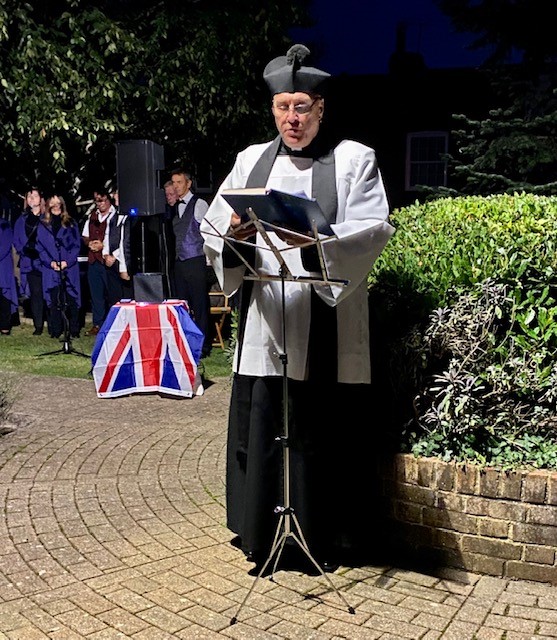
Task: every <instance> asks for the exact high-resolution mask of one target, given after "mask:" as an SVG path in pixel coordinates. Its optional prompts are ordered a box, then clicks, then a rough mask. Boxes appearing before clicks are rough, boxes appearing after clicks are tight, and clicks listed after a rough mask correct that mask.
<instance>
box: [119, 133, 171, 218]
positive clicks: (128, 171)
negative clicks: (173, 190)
mask: <svg viewBox="0 0 557 640" xmlns="http://www.w3.org/2000/svg"><path fill="white" fill-rule="evenodd" d="M163 169H164V147H161V146H160V145H158V144H155V143H154V142H152V141H151V140H124V141H122V142H117V143H116V180H117V184H118V204H119V207H120V211H121V212H122V213H128V214H130V215H131V216H153V215H156V214H157V213H162V212H163V211H164V208H165V203H166V201H165V197H164V189H161V188H160V186H159V172H160V171H161V170H163Z"/></svg>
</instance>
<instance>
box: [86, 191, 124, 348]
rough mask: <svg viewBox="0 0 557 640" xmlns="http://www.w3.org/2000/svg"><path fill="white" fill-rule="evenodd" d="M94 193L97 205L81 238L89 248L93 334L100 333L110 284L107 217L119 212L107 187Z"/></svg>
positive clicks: (89, 333)
mask: <svg viewBox="0 0 557 640" xmlns="http://www.w3.org/2000/svg"><path fill="white" fill-rule="evenodd" d="M93 197H94V200H95V205H96V206H95V209H94V211H93V212H92V213H91V215H90V216H89V218H88V219H87V220H86V221H85V225H84V226H83V231H82V233H81V237H82V240H83V242H84V244H85V245H86V247H87V249H88V254H87V262H88V266H87V281H88V282H89V291H90V293H91V311H92V312H93V326H92V327H91V329H89V331H88V332H87V335H90V336H95V335H97V333H98V332H99V330H100V328H101V325H102V323H103V322H104V319H105V318H106V314H107V313H108V308H109V307H108V284H107V274H106V268H105V265H104V259H103V240H104V237H105V233H106V226H107V224H108V221H109V219H110V217H111V216H112V215H114V214H115V213H116V209H115V207H114V205H113V203H112V200H111V199H110V195H109V193H108V191H107V190H106V189H98V190H97V191H95V192H94V193H93Z"/></svg>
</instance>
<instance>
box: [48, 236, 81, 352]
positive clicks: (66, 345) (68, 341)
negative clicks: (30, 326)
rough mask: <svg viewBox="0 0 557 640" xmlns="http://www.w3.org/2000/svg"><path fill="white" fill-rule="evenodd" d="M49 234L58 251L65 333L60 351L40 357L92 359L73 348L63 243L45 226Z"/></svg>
mask: <svg viewBox="0 0 557 640" xmlns="http://www.w3.org/2000/svg"><path fill="white" fill-rule="evenodd" d="M44 226H45V227H46V228H47V229H48V230H49V232H50V233H51V234H52V235H53V237H54V244H55V246H56V249H57V250H58V260H56V264H57V265H58V273H59V274H60V284H59V285H58V292H57V298H58V300H57V307H58V309H59V310H60V314H61V316H62V323H63V326H64V333H63V338H62V341H61V342H62V347H61V348H60V349H55V350H54V351H47V352H46V353H39V356H38V357H42V356H54V355H59V354H68V355H69V354H73V355H76V356H82V357H83V358H90V357H91V356H89V355H87V354H86V353H82V352H81V351H78V350H77V349H74V348H73V346H72V336H71V330H70V321H69V319H68V290H67V284H66V280H67V277H68V276H67V267H66V268H65V269H62V243H61V242H60V240H59V239H58V238H57V237H56V236H55V235H54V232H53V231H52V229H50V228H49V227H47V226H46V225H44Z"/></svg>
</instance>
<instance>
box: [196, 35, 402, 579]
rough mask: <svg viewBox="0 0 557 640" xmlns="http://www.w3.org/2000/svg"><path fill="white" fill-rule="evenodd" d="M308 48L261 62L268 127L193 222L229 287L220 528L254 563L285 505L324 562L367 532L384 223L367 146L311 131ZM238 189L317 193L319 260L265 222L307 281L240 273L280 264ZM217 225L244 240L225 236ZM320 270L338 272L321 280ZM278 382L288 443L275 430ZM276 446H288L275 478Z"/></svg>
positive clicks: (318, 127) (313, 93)
mask: <svg viewBox="0 0 557 640" xmlns="http://www.w3.org/2000/svg"><path fill="white" fill-rule="evenodd" d="M309 53H310V52H309V50H308V49H307V47H305V46H304V45H299V44H298V45H294V46H292V47H291V48H290V49H289V50H288V52H287V54H286V56H279V57H277V58H274V59H273V60H271V61H270V62H269V63H268V64H267V66H266V67H265V70H264V72H263V78H264V80H265V82H266V84H267V86H268V87H269V89H270V92H271V96H272V101H271V111H272V114H273V117H274V119H275V124H276V127H277V130H278V135H277V137H276V138H275V139H274V140H271V141H268V142H264V143H261V144H254V145H251V146H248V147H247V148H246V149H244V150H243V151H241V152H240V153H239V154H238V155H237V157H236V161H235V163H234V166H233V167H232V170H231V171H230V173H229V174H228V176H227V177H226V178H225V180H224V182H223V183H222V185H221V186H220V187H219V190H218V192H217V195H216V196H215V198H214V200H213V202H212V204H211V206H210V207H209V210H208V212H207V214H206V216H205V218H204V220H203V222H202V224H201V232H202V234H203V236H204V250H205V253H206V255H207V256H208V258H209V260H210V261H211V263H212V265H213V267H214V269H215V273H216V275H217V278H218V280H219V283H220V285H221V287H222V289H223V291H224V292H225V293H226V294H227V295H229V296H232V295H233V294H235V293H236V292H237V291H240V305H239V323H238V325H239V326H238V330H237V342H236V350H235V355H234V363H233V372H234V378H233V386H232V393H231V403H230V412H229V424H228V442H227V467H226V501H227V502H226V506H227V526H228V528H229V529H230V530H231V531H232V532H234V533H235V534H236V538H235V539H234V541H233V542H234V544H235V545H236V546H238V547H240V548H241V549H242V550H243V551H244V553H245V554H246V556H247V557H248V558H249V559H250V560H253V561H254V562H255V563H256V565H257V566H259V565H261V563H263V562H265V560H266V559H267V558H268V556H269V553H270V550H271V547H272V543H273V538H274V535H275V533H277V531H278V529H277V522H278V520H277V518H278V517H279V516H278V515H277V514H280V512H281V508H283V507H284V506H286V507H288V508H291V509H292V511H293V513H294V514H295V517H296V519H297V521H298V523H299V528H300V529H301V532H302V534H303V536H304V538H305V540H306V542H307V545H308V548H309V550H310V552H311V555H312V557H313V558H314V559H315V560H316V561H317V562H318V563H319V564H320V565H321V566H323V567H324V568H329V566H331V567H332V566H335V565H338V564H339V563H350V562H353V560H354V558H355V557H356V556H357V554H358V553H359V552H360V551H362V550H364V549H365V547H366V545H367V544H369V542H370V539H371V538H370V535H369V532H367V531H366V523H367V522H368V520H369V518H368V515H366V511H372V510H373V505H372V504H371V503H367V504H366V499H367V500H369V501H371V495H372V489H373V488H372V487H371V483H372V482H373V480H372V476H371V474H370V473H368V469H369V463H368V461H369V456H370V455H371V453H372V452H371V451H369V450H368V449H369V446H371V444H370V443H372V442H373V437H372V434H373V430H379V429H381V425H378V424H374V423H373V417H372V416H373V411H372V409H373V407H372V406H371V403H372V385H371V363H370V335H369V320H368V316H369V310H368V296H367V277H366V276H367V275H368V273H369V271H370V269H371V268H372V265H373V263H374V261H375V260H376V258H377V257H378V256H379V254H380V253H381V251H382V249H383V248H384V246H385V244H386V243H387V241H388V239H389V237H390V236H391V234H392V233H393V231H394V229H393V227H392V226H391V224H390V223H389V205H388V201H387V196H386V193H385V188H384V185H383V181H382V177H381V173H380V170H379V168H378V164H377V159H376V155H375V152H374V150H373V149H371V148H370V147H368V146H365V145H363V144H361V143H359V142H356V141H352V140H342V141H340V142H338V143H331V142H330V141H329V140H328V139H327V136H326V135H325V132H324V131H323V130H322V129H323V128H322V121H323V118H324V115H325V95H326V93H325V92H326V88H327V80H328V78H329V74H328V73H326V72H325V71H322V70H320V69H317V68H315V67H313V66H308V65H306V58H307V56H308V55H309ZM242 187H267V188H273V189H276V190H279V191H284V192H288V193H296V194H299V193H300V192H303V193H305V194H306V195H307V196H308V197H311V198H315V199H316V200H317V202H318V203H319V205H320V207H321V209H322V211H323V213H324V214H325V216H326V218H327V221H328V222H329V223H330V225H331V228H332V230H333V233H334V236H332V237H331V239H329V240H327V241H325V242H323V243H322V244H321V247H322V257H323V259H324V266H325V270H323V269H322V264H321V260H320V256H319V253H318V249H317V247H316V245H315V244H313V245H310V246H308V243H307V241H306V239H304V238H303V237H300V236H299V235H296V234H289V233H287V232H282V231H278V232H275V231H273V230H270V231H269V240H270V241H271V242H272V243H273V245H274V246H275V248H276V249H277V250H278V252H279V254H280V260H283V261H284V262H285V264H286V266H287V268H288V271H289V272H290V273H291V274H292V275H293V276H303V277H305V278H306V280H305V281H303V280H297V281H296V280H295V279H285V278H284V270H283V271H282V274H283V275H282V276H281V278H279V279H277V280H269V279H265V277H262V278H261V279H260V280H252V279H245V276H246V274H247V273H248V274H249V273H253V272H255V273H257V274H260V275H261V276H266V275H271V276H273V275H275V276H276V275H278V274H280V271H281V270H280V260H279V259H277V255H276V253H274V252H273V251H270V250H269V249H268V245H267V243H266V241H265V238H264V237H263V235H264V234H261V233H258V232H257V229H256V226H255V225H253V224H251V225H247V226H246V225H245V224H244V223H242V222H241V219H240V216H239V215H238V213H242V212H234V211H233V210H232V209H231V207H230V206H229V205H228V204H227V203H226V201H225V199H224V198H223V197H222V196H221V195H220V193H221V191H222V190H223V189H230V188H242ZM255 213H257V212H255ZM225 237H227V238H229V237H232V238H234V239H235V240H238V241H241V242H236V243H234V242H232V246H231V244H230V243H229V242H228V241H226V242H225ZM234 245H236V246H234ZM246 262H247V263H248V264H249V265H250V266H251V267H252V269H253V271H250V269H248V267H247V266H246ZM324 275H325V276H326V277H327V278H328V279H330V280H338V281H339V284H321V282H320V280H321V279H322V278H323V276H324ZM308 280H309V281H311V282H308ZM340 281H344V282H340ZM283 285H284V289H283ZM283 293H284V297H283ZM283 305H284V307H283ZM283 311H284V313H283ZM283 330H284V332H285V338H286V340H285V341H284V340H283V337H284V336H283ZM285 361H286V363H287V366H286V367H285V366H284V364H285ZM285 370H286V372H287V384H286V385H285V384H284V373H285ZM285 388H286V389H287V393H288V399H287V406H288V416H287V429H288V435H289V438H288V442H287V443H284V440H283V439H282V440H281V436H283V435H284V427H285V425H284V416H283V396H284V393H285ZM339 418H340V419H339ZM370 436H371V437H370ZM366 443H368V444H366ZM284 444H286V445H287V446H288V448H289V458H290V460H289V462H290V464H289V469H287V471H288V474H289V477H288V478H287V481H286V482H285V481H284V477H283V471H284V468H283V467H284V458H285V456H284V450H283V446H284ZM285 487H288V491H285ZM284 493H289V495H286V496H285V495H284ZM286 500H288V501H289V504H285V501H286ZM277 507H278V509H277ZM286 541H287V542H288V543H289V544H288V545H286V547H285V549H284V558H283V559H284V560H285V564H287V565H288V564H289V565H291V566H292V564H294V565H296V563H297V559H296V558H298V559H300V568H301V569H304V568H305V567H306V566H307V563H305V562H304V556H305V557H307V554H304V553H302V554H300V553H299V552H298V551H296V547H299V545H296V544H295V542H296V540H295V539H291V536H288V537H287V540H286ZM290 543H292V544H290ZM281 557H283V556H282V552H281ZM287 559H288V562H286V560H287Z"/></svg>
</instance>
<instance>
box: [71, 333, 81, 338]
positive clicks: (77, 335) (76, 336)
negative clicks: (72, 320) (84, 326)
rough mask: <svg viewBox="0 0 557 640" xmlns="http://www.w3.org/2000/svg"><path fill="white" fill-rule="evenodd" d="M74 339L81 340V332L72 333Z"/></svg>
mask: <svg viewBox="0 0 557 640" xmlns="http://www.w3.org/2000/svg"><path fill="white" fill-rule="evenodd" d="M72 338H81V336H80V335H79V331H78V332H77V333H72Z"/></svg>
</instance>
